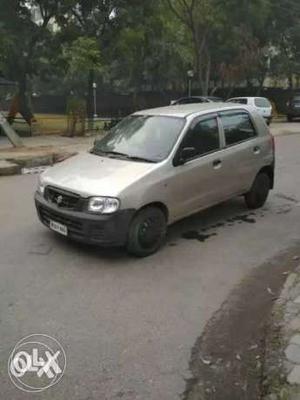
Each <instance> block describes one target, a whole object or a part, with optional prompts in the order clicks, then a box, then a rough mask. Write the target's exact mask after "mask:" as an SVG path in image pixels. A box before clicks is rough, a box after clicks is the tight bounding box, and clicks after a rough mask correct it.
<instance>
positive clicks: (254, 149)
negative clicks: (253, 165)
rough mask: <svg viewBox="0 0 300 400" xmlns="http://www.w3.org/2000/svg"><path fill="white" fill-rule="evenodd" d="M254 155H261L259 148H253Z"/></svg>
mask: <svg viewBox="0 0 300 400" xmlns="http://www.w3.org/2000/svg"><path fill="white" fill-rule="evenodd" d="M253 153H254V154H259V153H260V147H259V146H255V147H253Z"/></svg>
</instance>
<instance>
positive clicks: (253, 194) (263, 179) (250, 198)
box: [245, 172, 271, 209]
mask: <svg viewBox="0 0 300 400" xmlns="http://www.w3.org/2000/svg"><path fill="white" fill-rule="evenodd" d="M270 189H271V181H270V178H269V176H268V175H267V174H265V173H263V172H261V173H260V174H258V175H257V176H256V178H255V180H254V182H253V185H252V187H251V189H250V190H249V192H248V193H246V194H245V202H246V204H247V207H248V208H250V209H255V208H260V207H262V206H263V205H264V204H265V202H266V200H267V197H268V194H269V191H270Z"/></svg>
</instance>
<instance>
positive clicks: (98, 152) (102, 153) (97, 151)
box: [91, 148, 128, 158]
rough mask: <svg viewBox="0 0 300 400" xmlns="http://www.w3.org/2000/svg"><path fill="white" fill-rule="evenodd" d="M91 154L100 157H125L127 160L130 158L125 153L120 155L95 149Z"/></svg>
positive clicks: (115, 152)
mask: <svg viewBox="0 0 300 400" xmlns="http://www.w3.org/2000/svg"><path fill="white" fill-rule="evenodd" d="M91 153H92V154H97V155H99V156H102V155H107V156H110V155H112V156H121V157H125V158H127V157H128V154H125V153H119V152H117V151H105V150H101V149H96V148H93V149H92V150H91Z"/></svg>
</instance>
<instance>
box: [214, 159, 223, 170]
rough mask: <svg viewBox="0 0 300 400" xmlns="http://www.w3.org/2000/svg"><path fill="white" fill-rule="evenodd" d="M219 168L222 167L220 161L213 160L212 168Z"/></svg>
mask: <svg viewBox="0 0 300 400" xmlns="http://www.w3.org/2000/svg"><path fill="white" fill-rule="evenodd" d="M221 166H222V161H221V160H214V161H213V167H214V168H215V169H218V168H221Z"/></svg>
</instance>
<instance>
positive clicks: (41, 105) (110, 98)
mask: <svg viewBox="0 0 300 400" xmlns="http://www.w3.org/2000/svg"><path fill="white" fill-rule="evenodd" d="M193 94H194V95H197V94H200V90H199V91H198V90H196V89H194V90H193ZM290 94H291V92H290V91H289V90H286V89H280V88H267V89H262V90H261V92H260V96H263V97H267V98H268V99H270V100H271V101H273V102H274V103H275V105H276V108H277V111H278V112H279V113H285V112H286V102H287V100H288V98H289V96H290ZM214 95H215V96H219V97H222V98H223V99H227V98H228V97H236V96H257V88H255V87H248V88H235V89H232V90H229V89H228V88H225V89H219V90H217V91H216V92H215V93H214ZM182 96H186V93H183V92H175V91H165V92H140V93H137V94H134V95H133V94H127V95H126V94H125V95H124V94H114V93H101V92H98V93H97V115H98V116H99V117H106V118H111V117H115V118H116V117H123V116H125V115H128V114H130V113H132V112H134V111H136V110H142V109H145V108H152V107H160V106H166V105H168V104H170V101H171V100H173V99H177V98H179V97H182ZM66 104H67V97H66V96H53V95H52V96H51V95H42V96H39V97H36V98H34V99H33V100H32V105H33V110H34V112H35V113H41V114H65V113H66Z"/></svg>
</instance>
